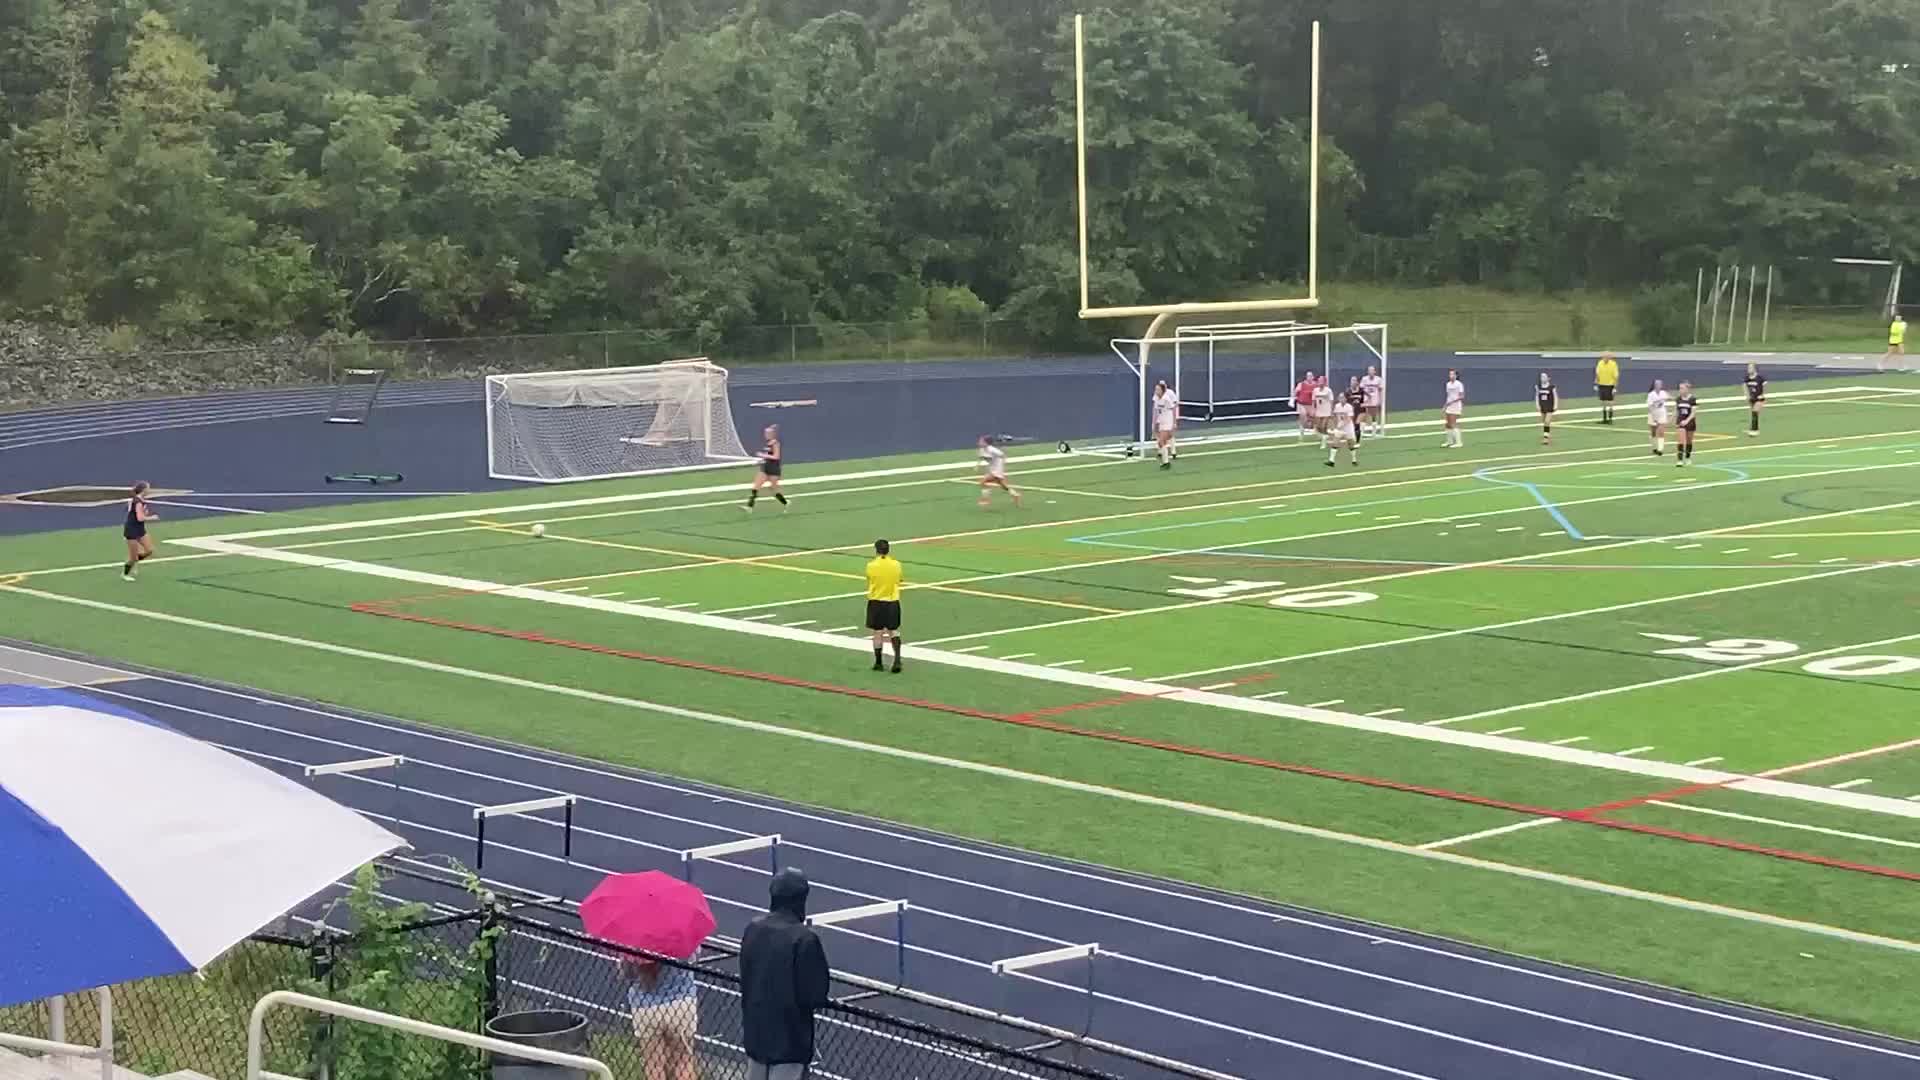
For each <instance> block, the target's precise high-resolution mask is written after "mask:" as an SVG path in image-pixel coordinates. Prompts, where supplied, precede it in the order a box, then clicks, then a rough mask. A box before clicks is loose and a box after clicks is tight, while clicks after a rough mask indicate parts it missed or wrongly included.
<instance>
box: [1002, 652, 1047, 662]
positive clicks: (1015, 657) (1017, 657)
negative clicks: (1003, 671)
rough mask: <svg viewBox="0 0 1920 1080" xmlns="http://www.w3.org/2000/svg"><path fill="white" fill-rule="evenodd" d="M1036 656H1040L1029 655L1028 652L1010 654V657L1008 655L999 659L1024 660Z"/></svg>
mask: <svg viewBox="0 0 1920 1080" xmlns="http://www.w3.org/2000/svg"><path fill="white" fill-rule="evenodd" d="M1038 655H1040V654H1039V653H1030V652H1017V653H1012V654H1010V655H1008V656H1003V657H1001V658H1000V659H1002V660H1025V659H1026V658H1027V657H1029V656H1038Z"/></svg>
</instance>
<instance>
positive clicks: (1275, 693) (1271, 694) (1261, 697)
mask: <svg viewBox="0 0 1920 1080" xmlns="http://www.w3.org/2000/svg"><path fill="white" fill-rule="evenodd" d="M1286 696H1287V692H1286V691H1285V690H1269V691H1267V692H1266V693H1264V694H1255V695H1253V700H1255V701H1265V700H1267V699H1268V698H1277V697H1286Z"/></svg>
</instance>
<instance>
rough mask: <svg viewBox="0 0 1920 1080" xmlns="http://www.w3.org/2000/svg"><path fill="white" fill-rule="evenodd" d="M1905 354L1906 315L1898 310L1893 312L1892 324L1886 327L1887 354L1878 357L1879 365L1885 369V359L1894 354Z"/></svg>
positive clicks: (1887, 359)
mask: <svg viewBox="0 0 1920 1080" xmlns="http://www.w3.org/2000/svg"><path fill="white" fill-rule="evenodd" d="M1905 355H1907V317H1906V316H1905V315H1902V314H1900V313H1899V312H1898V311H1896V312H1894V313H1893V324H1892V325H1891V326H1888V327H1887V355H1885V356H1883V357H1881V358H1880V367H1881V368H1882V369H1885V368H1886V366H1887V361H1889V360H1891V359H1893V358H1894V357H1896V356H1905Z"/></svg>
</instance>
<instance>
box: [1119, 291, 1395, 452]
mask: <svg viewBox="0 0 1920 1080" xmlns="http://www.w3.org/2000/svg"><path fill="white" fill-rule="evenodd" d="M1348 339H1351V341H1352V342H1354V343H1358V344H1359V345H1360V346H1361V348H1363V349H1364V350H1365V351H1366V355H1367V356H1369V357H1370V360H1369V361H1367V362H1368V363H1371V364H1373V365H1374V366H1375V367H1377V368H1378V369H1379V374H1380V378H1381V379H1382V380H1385V381H1386V385H1385V386H1384V388H1383V392H1382V394H1381V398H1380V426H1381V428H1382V430H1384V429H1385V428H1386V426H1387V410H1388V407H1389V406H1388V402H1389V399H1390V398H1391V391H1392V385H1391V379H1392V376H1391V374H1390V363H1389V357H1390V352H1391V350H1390V349H1389V346H1388V340H1387V324H1386V323H1350V324H1348V325H1345V326H1328V325H1327V324H1325V323H1308V322H1297V321H1294V320H1282V321H1276V322H1248V323H1213V324H1207V325H1200V326H1182V327H1179V328H1178V329H1176V330H1175V331H1174V332H1173V334H1172V336H1167V337H1157V338H1156V337H1137V338H1114V339H1113V340H1112V341H1110V342H1108V347H1109V348H1111V349H1112V350H1113V354H1114V355H1115V356H1117V357H1119V358H1120V362H1121V363H1122V364H1125V365H1126V366H1127V370H1128V371H1130V372H1132V373H1133V376H1134V380H1135V384H1136V396H1135V400H1134V419H1133V422H1132V424H1131V425H1130V426H1131V430H1130V431H1129V432H1128V437H1129V438H1131V439H1132V440H1133V445H1134V446H1136V447H1141V446H1145V445H1147V444H1148V443H1149V442H1150V441H1151V432H1150V431H1149V424H1150V417H1151V412H1152V409H1151V406H1152V400H1153V387H1154V384H1155V383H1157V382H1159V381H1160V380H1161V379H1162V378H1163V377H1164V378H1165V380H1166V383H1167V385H1168V386H1169V387H1171V388H1172V389H1173V391H1174V394H1175V395H1176V396H1177V397H1178V399H1179V402H1180V418H1181V420H1182V422H1186V421H1197V422H1201V423H1210V422H1214V421H1221V422H1227V421H1242V420H1262V419H1274V418H1277V417H1283V416H1293V415H1295V414H1296V410H1295V408H1294V405H1293V388H1294V386H1295V385H1297V384H1298V383H1299V381H1300V371H1301V369H1302V367H1303V366H1304V367H1305V368H1306V369H1307V370H1310V371H1315V372H1318V373H1319V374H1321V375H1325V376H1328V377H1329V379H1330V380H1332V379H1333V377H1334V376H1336V375H1337V376H1339V377H1340V378H1342V379H1344V377H1345V376H1348V375H1359V374H1361V372H1360V371H1359V370H1353V371H1345V370H1342V371H1339V372H1336V371H1335V370H1334V369H1335V367H1336V366H1337V357H1336V354H1335V353H1334V351H1333V346H1334V344H1335V343H1336V342H1342V343H1345V342H1346V341H1347V340H1348ZM1223 345H1224V346H1227V347H1228V348H1227V349H1226V350H1223V349H1222V346H1223ZM1154 346H1163V347H1164V348H1163V350H1162V351H1163V353H1171V354H1172V355H1171V358H1170V359H1167V360H1161V361H1158V363H1159V364H1160V369H1159V370H1160V371H1161V372H1162V373H1164V372H1165V369H1166V368H1167V367H1171V369H1172V371H1171V374H1170V375H1164V374H1156V373H1155V371H1156V369H1155V363H1156V362H1155V361H1154V360H1153V359H1152V354H1153V348H1154ZM1250 346H1251V347H1255V348H1249V347H1250ZM1260 347H1265V348H1267V349H1270V350H1271V352H1272V353H1273V372H1274V376H1275V377H1276V378H1277V377H1278V376H1279V374H1280V370H1281V365H1282V362H1283V360H1282V358H1283V357H1284V363H1285V370H1286V376H1285V380H1284V383H1283V384H1280V385H1276V387H1275V388H1276V389H1277V390H1278V391H1279V393H1278V394H1277V395H1274V396H1262V397H1245V396H1240V397H1228V398H1222V397H1220V396H1219V392H1218V391H1219V380H1218V378H1217V373H1218V364H1219V359H1220V354H1221V353H1222V351H1229V352H1233V353H1244V352H1248V351H1262V350H1261V348H1260ZM1330 384H1331V385H1333V387H1334V392H1335V393H1339V392H1340V390H1341V389H1342V388H1343V387H1344V386H1345V383H1344V381H1339V382H1330ZM1264 434H1270V432H1244V431H1242V432H1237V433H1235V434H1232V435H1228V436H1199V437H1192V436H1183V437H1182V439H1181V441H1182V442H1188V443H1192V442H1206V441H1209V440H1214V441H1217V440H1219V439H1221V438H1231V439H1243V438H1249V437H1260V436H1261V435H1264Z"/></svg>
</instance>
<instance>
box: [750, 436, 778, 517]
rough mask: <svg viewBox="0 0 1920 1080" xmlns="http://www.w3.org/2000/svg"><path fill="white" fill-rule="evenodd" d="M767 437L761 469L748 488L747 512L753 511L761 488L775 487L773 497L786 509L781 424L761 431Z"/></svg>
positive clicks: (762, 453) (761, 452)
mask: <svg viewBox="0 0 1920 1080" xmlns="http://www.w3.org/2000/svg"><path fill="white" fill-rule="evenodd" d="M760 435H761V437H762V438H764V439H766V440H767V442H766V445H764V446H762V447H761V448H760V471H759V472H757V473H755V474H754V475H753V487H751V488H749V489H748V490H747V513H749V514H751V513H753V504H754V502H755V501H756V500H758V499H759V498H760V489H761V488H763V487H766V488H772V489H773V497H774V498H775V499H776V500H778V501H779V503H780V508H781V509H782V510H784V509H786V506H787V496H786V493H784V492H782V491H781V490H780V460H781V456H782V454H783V453H784V448H783V447H782V446H781V445H780V425H779V424H768V425H767V429H766V430H765V431H762V432H761V433H760Z"/></svg>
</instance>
